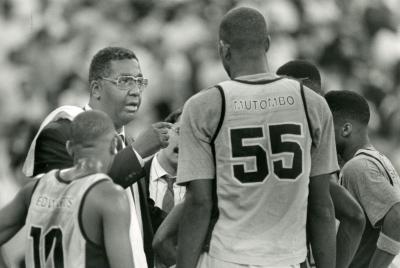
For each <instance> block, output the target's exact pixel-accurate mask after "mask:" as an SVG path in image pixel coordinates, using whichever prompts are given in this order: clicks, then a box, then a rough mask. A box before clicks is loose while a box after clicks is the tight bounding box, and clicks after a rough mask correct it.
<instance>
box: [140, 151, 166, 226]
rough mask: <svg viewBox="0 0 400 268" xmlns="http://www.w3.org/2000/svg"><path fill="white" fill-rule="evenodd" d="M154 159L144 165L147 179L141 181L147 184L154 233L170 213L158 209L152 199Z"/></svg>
mask: <svg viewBox="0 0 400 268" xmlns="http://www.w3.org/2000/svg"><path fill="white" fill-rule="evenodd" d="M153 159H154V157H152V158H151V159H149V160H147V161H146V162H145V164H144V171H145V177H144V179H141V180H143V181H145V182H146V190H147V197H148V198H147V203H148V207H149V211H150V217H151V222H152V224H153V230H154V233H155V232H156V231H157V229H158V227H159V226H160V225H161V223H162V221H163V220H164V219H165V217H167V215H168V213H166V212H165V211H163V210H162V209H161V208H159V207H156V206H155V203H154V200H153V199H151V198H150V191H149V186H150V169H151V163H152V162H153Z"/></svg>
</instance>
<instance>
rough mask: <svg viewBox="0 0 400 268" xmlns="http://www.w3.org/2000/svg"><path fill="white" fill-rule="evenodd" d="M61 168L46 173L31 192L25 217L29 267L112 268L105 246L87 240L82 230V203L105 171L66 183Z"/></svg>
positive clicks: (102, 179)
mask: <svg viewBox="0 0 400 268" xmlns="http://www.w3.org/2000/svg"><path fill="white" fill-rule="evenodd" d="M58 173H59V171H58V170H53V171H50V172H49V173H47V174H46V175H44V176H43V177H42V178H41V179H40V181H39V182H38V184H37V186H36V189H35V191H34V193H33V195H32V199H31V204H30V206H29V210H28V216H27V219H26V227H27V238H26V253H25V262H26V266H27V267H33V268H41V267H54V268H64V267H65V268H69V267H71V268H80V267H82V268H83V267H99V268H103V267H109V264H108V260H107V256H106V252H105V249H104V247H99V246H98V245H96V244H94V243H92V242H90V241H88V240H87V239H86V237H85V234H84V232H83V229H82V225H81V224H82V222H81V218H80V217H81V216H80V210H81V204H82V201H83V200H84V198H85V196H86V193H87V192H88V191H89V189H90V188H91V187H93V186H94V185H96V184H97V183H99V182H102V181H104V180H110V178H109V177H108V176H107V175H105V174H100V173H98V174H93V175H89V176H87V177H84V178H81V179H77V180H74V181H72V182H70V183H66V182H63V181H62V180H61V179H60V178H59V177H58Z"/></svg>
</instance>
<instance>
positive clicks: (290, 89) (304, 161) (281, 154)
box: [209, 79, 312, 266]
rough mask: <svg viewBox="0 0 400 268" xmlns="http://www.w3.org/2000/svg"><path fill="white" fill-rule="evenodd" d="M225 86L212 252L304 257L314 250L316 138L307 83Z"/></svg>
mask: <svg viewBox="0 0 400 268" xmlns="http://www.w3.org/2000/svg"><path fill="white" fill-rule="evenodd" d="M218 87H219V89H220V90H221V93H222V96H223V103H224V106H225V112H224V116H223V119H221V121H220V125H219V131H218V133H217V135H216V136H215V140H214V153H215V164H216V193H217V199H218V210H219V217H218V220H217V222H216V224H215V226H214V229H213V232H212V236H211V242H210V251H209V253H210V255H211V256H213V257H215V258H219V259H222V260H225V261H229V262H235V263H245V264H250V265H266V266H268V265H271V266H274V265H276V266H280V265H282V266H285V265H294V264H299V263H301V262H303V261H304V260H305V259H306V255H307V248H306V215H307V200H308V183H309V176H310V168H311V153H310V151H311V144H312V139H311V136H310V131H309V128H308V127H309V125H308V123H307V114H306V111H305V109H304V107H305V105H304V103H303V100H302V95H301V90H300V85H299V83H297V82H294V81H293V80H288V79H281V80H279V79H277V80H270V81H264V82H251V81H247V82H244V81H242V82H239V81H225V82H222V83H220V84H219V86H218ZM222 110H223V111H224V109H222Z"/></svg>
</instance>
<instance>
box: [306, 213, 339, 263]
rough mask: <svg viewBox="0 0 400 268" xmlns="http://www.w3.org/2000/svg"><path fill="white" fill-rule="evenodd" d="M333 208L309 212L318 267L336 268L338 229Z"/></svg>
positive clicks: (312, 244)
mask: <svg viewBox="0 0 400 268" xmlns="http://www.w3.org/2000/svg"><path fill="white" fill-rule="evenodd" d="M333 215H334V212H333V206H331V208H329V207H328V208H326V207H324V208H314V209H310V212H309V230H310V242H311V247H312V250H313V255H314V260H315V264H316V266H317V267H323V268H334V267H336V228H335V218H334V216H333Z"/></svg>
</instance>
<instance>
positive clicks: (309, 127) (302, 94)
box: [299, 82, 314, 144]
mask: <svg viewBox="0 0 400 268" xmlns="http://www.w3.org/2000/svg"><path fill="white" fill-rule="evenodd" d="M299 83H300V93H301V99H302V100H303V106H304V112H305V114H306V119H307V124H308V131H309V132H310V136H311V144H314V139H313V131H312V125H311V120H310V116H309V115H308V109H307V101H306V97H305V96H304V86H303V83H302V82H299Z"/></svg>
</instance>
